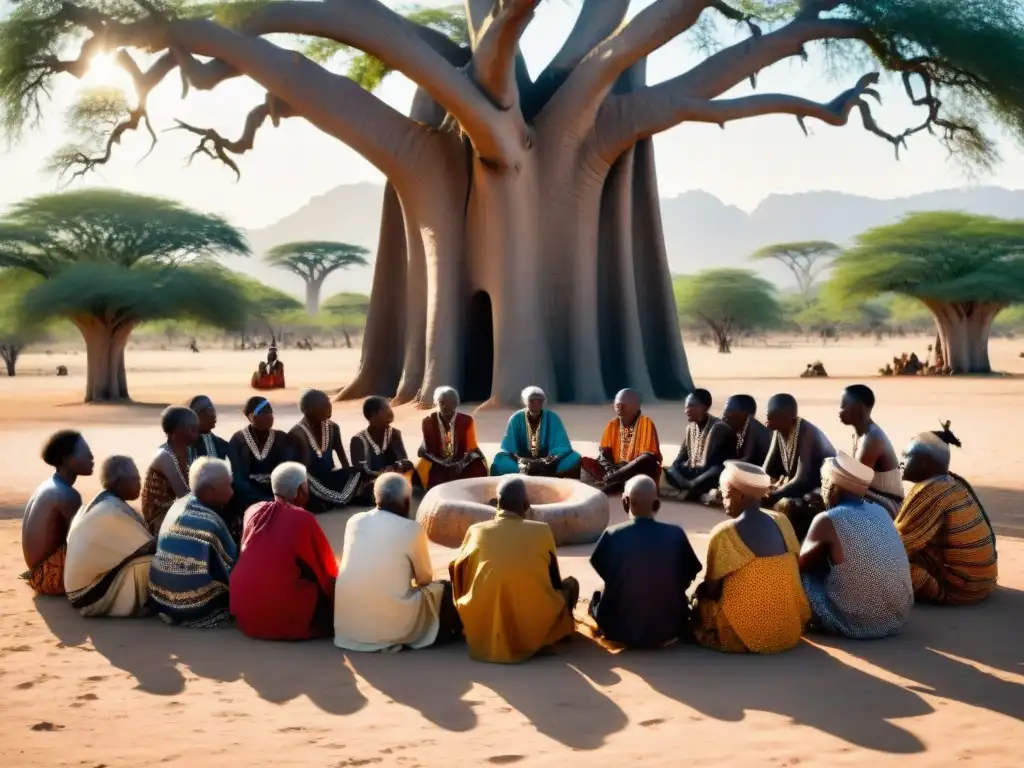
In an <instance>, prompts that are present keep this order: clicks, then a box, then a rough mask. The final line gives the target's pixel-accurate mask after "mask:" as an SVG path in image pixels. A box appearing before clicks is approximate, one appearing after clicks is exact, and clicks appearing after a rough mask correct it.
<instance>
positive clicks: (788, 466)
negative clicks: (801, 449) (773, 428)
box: [775, 419, 803, 477]
mask: <svg viewBox="0 0 1024 768" xmlns="http://www.w3.org/2000/svg"><path fill="white" fill-rule="evenodd" d="M802 423H803V420H802V419H797V420H796V421H795V422H793V428H792V429H791V430H790V431H789V437H787V438H786V439H785V440H784V441H783V440H779V441H778V443H779V454H780V456H781V457H782V468H783V469H784V470H785V472H786V477H792V476H793V472H794V471H795V470H796V443H797V440H799V439H800V425H801V424H802ZM778 436H779V433H778V432H776V433H775V437H776V439H777V438H778Z"/></svg>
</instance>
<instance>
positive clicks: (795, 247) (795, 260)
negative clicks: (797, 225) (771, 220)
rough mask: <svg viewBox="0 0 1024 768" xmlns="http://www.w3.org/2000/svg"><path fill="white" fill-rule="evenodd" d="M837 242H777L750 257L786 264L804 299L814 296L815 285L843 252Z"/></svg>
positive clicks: (753, 259) (756, 259)
mask: <svg viewBox="0 0 1024 768" xmlns="http://www.w3.org/2000/svg"><path fill="white" fill-rule="evenodd" d="M842 250H843V249H842V248H840V247H839V246H838V245H836V244H835V243H830V242H828V241H827V240H808V241H806V242H802V243H777V244H776V245H766V246H765V247H764V248H761V249H760V250H758V251H755V252H754V254H753V255H752V256H751V257H750V258H751V260H752V261H767V260H768V259H774V260H775V261H777V262H779V263H780V264H785V265H786V267H787V268H788V269H789V271H790V272H792V273H793V277H795V278H796V284H797V288H799V290H800V296H801V297H802V298H803V300H804V301H807V302H809V301H810V300H811V299H813V298H814V286H815V283H817V282H818V278H819V277H821V273H822V272H824V271H825V270H826V269H828V267H829V265H830V264H831V263H832V260H833V259H834V258H835V257H836V256H838V255H839V254H840V253H842Z"/></svg>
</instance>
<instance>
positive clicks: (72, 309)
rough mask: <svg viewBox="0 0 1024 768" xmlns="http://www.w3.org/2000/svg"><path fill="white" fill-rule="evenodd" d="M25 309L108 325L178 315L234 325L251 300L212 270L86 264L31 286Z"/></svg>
mask: <svg viewBox="0 0 1024 768" xmlns="http://www.w3.org/2000/svg"><path fill="white" fill-rule="evenodd" d="M21 308H22V312H23V313H24V316H25V318H26V319H27V320H29V321H38V320H46V319H50V318H55V317H75V316H80V315H91V316H94V317H98V318H102V319H103V320H105V321H106V322H109V323H112V322H116V321H118V320H127V321H131V322H135V323H138V322H145V321H147V320H159V319H164V318H176V319H185V320H192V321H196V322H202V323H205V324H207V325H212V326H217V327H222V328H233V327H238V326H239V325H240V324H241V323H242V322H243V321H244V319H245V317H246V314H247V312H248V308H249V304H248V302H247V301H246V297H245V295H244V293H243V292H242V291H241V290H240V289H239V288H238V286H237V285H236V284H235V283H233V282H232V281H230V280H218V279H216V278H215V275H214V273H212V272H211V271H210V270H208V269H202V268H199V267H194V266H190V265H185V266H166V265H162V264H152V263H149V264H137V265H135V266H133V267H130V268H129V267H126V266H123V265H121V264H117V263H112V262H82V263H80V264H74V265H72V266H70V267H68V268H67V269H64V270H61V271H60V272H58V273H57V274H56V275H55V276H53V277H51V278H49V279H47V280H43V281H41V282H40V283H39V284H38V285H36V286H35V287H34V288H32V289H31V290H29V291H28V293H26V294H25V297H24V298H23V300H22V303H21Z"/></svg>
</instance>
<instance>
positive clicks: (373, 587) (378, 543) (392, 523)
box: [334, 509, 442, 651]
mask: <svg viewBox="0 0 1024 768" xmlns="http://www.w3.org/2000/svg"><path fill="white" fill-rule="evenodd" d="M432 578H433V568H432V566H431V564H430V553H429V551H428V549H427V535H426V533H424V531H423V528H421V527H420V524H419V523H417V522H416V521H415V520H410V519H408V518H405V517H399V516H398V515H395V514H392V513H391V512H386V511H384V510H381V509H371V510H370V511H369V512H360V513H359V514H357V515H353V516H352V519H351V520H349V521H348V526H347V527H346V528H345V543H344V545H343V548H342V555H341V564H340V566H339V567H338V580H337V583H336V585H335V590H334V644H335V645H336V646H338V647H339V648H344V649H345V650H349V651H382V650H385V649H388V648H392V647H394V646H403V645H404V646H409V647H410V648H423V647H426V646H428V645H431V644H432V643H433V642H434V640H435V639H436V638H437V630H438V624H439V621H438V615H439V607H440V604H441V594H442V586H441V584H440V583H437V584H431V580H432Z"/></svg>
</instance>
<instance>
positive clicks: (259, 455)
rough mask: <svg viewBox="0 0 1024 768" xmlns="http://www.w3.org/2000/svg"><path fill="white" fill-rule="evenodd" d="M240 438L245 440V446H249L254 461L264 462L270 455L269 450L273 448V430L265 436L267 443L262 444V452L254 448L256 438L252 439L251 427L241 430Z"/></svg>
mask: <svg viewBox="0 0 1024 768" xmlns="http://www.w3.org/2000/svg"><path fill="white" fill-rule="evenodd" d="M242 436H243V437H244V438H245V444H246V445H247V446H249V450H250V451H251V452H252V455H253V457H255V459H256V461H264V460H265V459H266V458H267V456H269V455H270V449H271V448H273V447H274V430H270V433H269V434H268V435H267V442H265V443H264V444H263V450H262V451H261V450H260V449H259V448H257V447H256V438H254V437H253V434H252V427H251V426H249V427H246V428H245V429H244V430H242Z"/></svg>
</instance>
